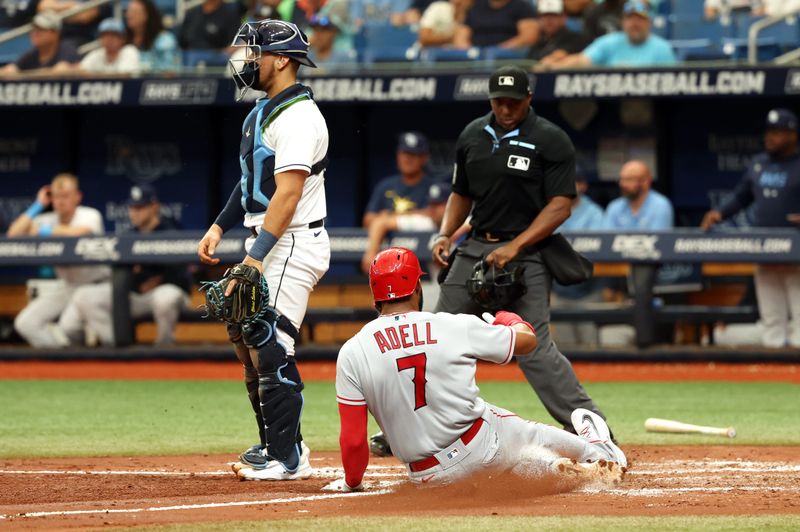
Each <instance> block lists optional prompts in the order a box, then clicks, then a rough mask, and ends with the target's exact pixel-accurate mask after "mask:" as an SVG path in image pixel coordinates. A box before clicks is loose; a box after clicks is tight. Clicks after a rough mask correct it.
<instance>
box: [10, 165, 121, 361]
mask: <svg viewBox="0 0 800 532" xmlns="http://www.w3.org/2000/svg"><path fill="white" fill-rule="evenodd" d="M82 199H83V196H82V194H81V191H80V189H79V187H78V178H77V177H75V176H74V175H72V174H59V175H57V176H56V177H55V178H54V179H53V182H52V183H51V184H50V185H46V186H43V187H42V188H41V189H39V192H38V193H37V195H36V201H35V202H34V203H33V204H32V205H31V206H30V207H29V208H28V210H27V211H25V212H24V213H22V214H20V215H19V216H18V217H17V219H16V220H14V223H12V224H11V227H10V228H9V229H8V233H7V236H8V237H22V236H43V237H47V236H62V237H63V236H88V235H101V234H103V217H102V215H101V214H100V211H98V210H97V209H93V208H91V207H84V206H82V205H81V204H80V203H81V200H82ZM51 205H52V207H53V210H52V211H51V212H43V211H44V210H45V209H47V208H48V207H50V206H51ZM55 270H56V276H57V277H58V278H59V279H60V280H61V281H62V283H61V284H60V285H59V286H57V287H55V288H53V289H52V290H49V291H47V292H46V293H43V294H40V295H39V296H38V297H37V298H35V299H33V300H32V301H31V302H30V303H28V305H27V306H26V307H25V308H24V309H22V311H21V312H20V313H19V314H18V315H17V317H16V319H15V320H14V328H15V329H16V331H17V333H19V335H20V336H22V337H23V338H24V339H25V340H26V341H27V342H28V343H29V344H31V345H32V346H33V347H62V346H63V345H64V344H65V343H66V339H65V338H64V335H63V333H61V334H59V331H60V330H62V329H61V328H59V327H56V326H55V324H54V323H53V322H54V321H56V320H59V322H60V323H62V324H63V329H67V330H74V329H78V330H79V329H80V327H79V326H77V325H76V323H79V321H80V318H79V316H78V315H77V312H75V311H74V308H73V307H68V305H67V303H68V302H69V300H70V298H71V297H72V294H73V293H74V292H75V290H76V289H77V288H78V287H79V286H81V285H85V284H90V283H96V282H100V281H104V280H106V279H108V278H109V276H110V270H109V268H108V267H107V266H57V267H56V268H55ZM62 313H63V314H62Z"/></svg>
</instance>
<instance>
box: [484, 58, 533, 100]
mask: <svg viewBox="0 0 800 532" xmlns="http://www.w3.org/2000/svg"><path fill="white" fill-rule="evenodd" d="M530 95H531V83H530V79H529V78H528V73H527V72H525V71H524V70H522V69H521V68H520V67H518V66H504V67H500V68H498V69H497V70H495V71H494V74H492V77H490V78H489V98H514V99H515V100H522V99H523V98H527V97H528V96H530Z"/></svg>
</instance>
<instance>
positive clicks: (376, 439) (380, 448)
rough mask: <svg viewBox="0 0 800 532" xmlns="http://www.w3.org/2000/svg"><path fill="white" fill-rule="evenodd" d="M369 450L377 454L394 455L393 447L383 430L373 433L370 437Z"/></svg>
mask: <svg viewBox="0 0 800 532" xmlns="http://www.w3.org/2000/svg"><path fill="white" fill-rule="evenodd" d="M369 450H370V451H372V454H373V455H375V456H392V448H391V447H390V446H389V442H388V441H387V440H386V436H384V435H383V432H378V433H377V434H373V435H372V437H371V438H370V439H369Z"/></svg>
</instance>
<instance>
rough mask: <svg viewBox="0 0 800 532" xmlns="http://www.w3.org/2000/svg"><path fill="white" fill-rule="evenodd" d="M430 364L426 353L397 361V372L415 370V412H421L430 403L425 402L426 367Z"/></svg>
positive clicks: (413, 380)
mask: <svg viewBox="0 0 800 532" xmlns="http://www.w3.org/2000/svg"><path fill="white" fill-rule="evenodd" d="M427 363H428V357H427V356H426V355H425V353H420V354H418V355H410V356H407V357H402V358H398V359H397V371H398V372H400V371H405V370H407V369H413V370H414V377H413V378H412V379H411V382H413V383H414V410H419V409H420V408H422V407H423V406H427V405H428V403H427V402H426V400H425V383H426V382H428V381H427V379H425V366H426V365H427Z"/></svg>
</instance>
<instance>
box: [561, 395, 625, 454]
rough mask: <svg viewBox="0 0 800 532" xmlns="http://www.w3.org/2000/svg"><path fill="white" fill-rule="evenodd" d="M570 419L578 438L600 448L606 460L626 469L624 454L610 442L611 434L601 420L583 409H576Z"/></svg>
mask: <svg viewBox="0 0 800 532" xmlns="http://www.w3.org/2000/svg"><path fill="white" fill-rule="evenodd" d="M571 418H572V425H573V426H574V427H575V432H577V433H578V436H580V437H582V438H585V439H586V440H588V441H589V443H591V444H593V445H596V446H598V447H600V448H601V449H602V450H603V452H605V454H606V455H607V456H608V458H609V459H610V460H611V461H612V462H616V463H618V464H619V465H620V467H623V468H624V467H628V459H627V458H626V457H625V453H623V452H622V449H620V448H619V447H617V445H616V444H615V443H614V442H612V441H611V432H610V431H609V429H608V425H607V424H606V422H605V421H604V420H603V418H601V417H600V416H599V415H597V414H595V413H594V412H592V411H591V410H587V409H585V408H576V409H575V410H574V411H573V412H572V416H571Z"/></svg>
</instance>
